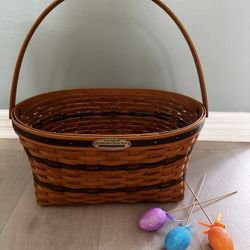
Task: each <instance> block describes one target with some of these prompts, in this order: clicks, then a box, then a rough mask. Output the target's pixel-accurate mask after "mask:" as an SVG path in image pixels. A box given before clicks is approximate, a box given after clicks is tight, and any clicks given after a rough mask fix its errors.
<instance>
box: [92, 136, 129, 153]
mask: <svg viewBox="0 0 250 250" xmlns="http://www.w3.org/2000/svg"><path fill="white" fill-rule="evenodd" d="M92 145H93V147H95V148H98V149H101V150H106V151H119V150H123V149H126V148H129V147H131V142H130V141H128V140H127V139H120V138H105V139H98V140H95V141H94V142H93V143H92Z"/></svg>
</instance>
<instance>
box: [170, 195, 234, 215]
mask: <svg viewBox="0 0 250 250" xmlns="http://www.w3.org/2000/svg"><path fill="white" fill-rule="evenodd" d="M237 193H238V191H234V192H231V193H226V194H223V195H220V196H216V197H213V198H210V199H208V200H204V201H201V202H200V203H201V204H206V203H209V202H212V201H217V200H222V199H225V198H227V197H229V196H232V195H234V194H237ZM195 201H196V200H195ZM197 205H199V204H198V203H197V202H196V203H195V206H197ZM192 206H193V204H189V205H187V206H185V207H180V208H176V209H173V210H169V211H167V213H175V212H178V211H181V210H185V209H188V208H190V207H192Z"/></svg>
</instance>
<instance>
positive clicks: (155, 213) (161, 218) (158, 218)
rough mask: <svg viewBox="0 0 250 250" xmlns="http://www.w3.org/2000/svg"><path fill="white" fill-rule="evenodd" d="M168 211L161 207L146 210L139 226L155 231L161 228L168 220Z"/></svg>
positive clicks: (148, 230) (145, 229)
mask: <svg viewBox="0 0 250 250" xmlns="http://www.w3.org/2000/svg"><path fill="white" fill-rule="evenodd" d="M166 220H167V216H166V213H165V212H164V211H163V210H162V209H160V208H151V209H149V210H148V211H146V212H145V213H144V214H143V215H142V216H141V218H140V220H139V228H140V229H142V230H144V231H147V232H153V231H157V230H159V229H160V228H161V227H162V226H163V225H164V224H165V222H166Z"/></svg>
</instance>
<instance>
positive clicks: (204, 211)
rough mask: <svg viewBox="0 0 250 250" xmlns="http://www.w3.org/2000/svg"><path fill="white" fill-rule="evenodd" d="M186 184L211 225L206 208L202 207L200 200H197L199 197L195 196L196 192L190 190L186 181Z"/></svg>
mask: <svg viewBox="0 0 250 250" xmlns="http://www.w3.org/2000/svg"><path fill="white" fill-rule="evenodd" d="M186 184H187V187H188V189H189V190H190V192H191V193H192V194H193V196H194V197H195V199H196V200H197V202H198V204H199V206H200V208H201V210H202V211H203V213H204V214H205V215H206V217H207V219H208V221H209V223H210V224H211V225H213V222H212V220H211V219H210V218H209V216H208V214H207V212H206V210H205V209H204V207H203V206H202V204H201V203H200V201H199V199H198V198H197V196H196V194H195V193H194V191H193V190H192V188H191V187H190V186H189V185H188V183H186Z"/></svg>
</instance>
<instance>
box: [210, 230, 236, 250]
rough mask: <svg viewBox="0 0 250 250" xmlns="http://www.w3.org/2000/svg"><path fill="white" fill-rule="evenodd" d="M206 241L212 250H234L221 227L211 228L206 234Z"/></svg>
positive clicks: (229, 237) (229, 238)
mask: <svg viewBox="0 0 250 250" xmlns="http://www.w3.org/2000/svg"><path fill="white" fill-rule="evenodd" d="M208 240H209V243H210V245H211V247H212V248H213V249H214V250H234V244H233V240H232V238H231V236H230V235H229V233H228V232H227V231H226V230H225V229H224V228H222V227H218V226H213V227H211V229H210V230H209V232H208Z"/></svg>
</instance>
